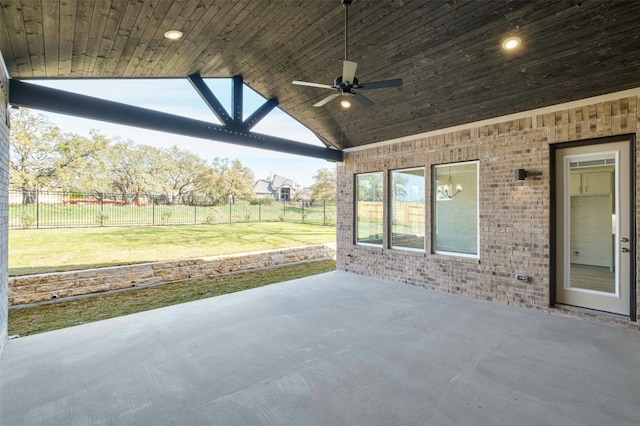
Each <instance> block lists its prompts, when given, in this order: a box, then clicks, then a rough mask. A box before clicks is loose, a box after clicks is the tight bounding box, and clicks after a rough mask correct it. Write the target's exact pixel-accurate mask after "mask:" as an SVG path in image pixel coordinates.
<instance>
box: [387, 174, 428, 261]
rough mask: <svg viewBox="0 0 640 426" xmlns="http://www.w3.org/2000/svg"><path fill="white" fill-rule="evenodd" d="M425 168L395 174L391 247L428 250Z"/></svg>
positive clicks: (393, 175) (392, 181) (392, 183)
mask: <svg viewBox="0 0 640 426" xmlns="http://www.w3.org/2000/svg"><path fill="white" fill-rule="evenodd" d="M424 185H425V180H424V168H418V169H409V170H396V171H392V172H391V197H392V198H391V247H393V248H406V249H415V250H424V236H425V218H424V214H425V208H424V198H425V191H424Z"/></svg>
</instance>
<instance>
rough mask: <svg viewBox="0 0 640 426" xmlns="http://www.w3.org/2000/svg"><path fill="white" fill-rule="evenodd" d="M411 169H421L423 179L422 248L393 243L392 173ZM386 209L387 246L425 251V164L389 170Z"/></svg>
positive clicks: (393, 198)
mask: <svg viewBox="0 0 640 426" xmlns="http://www.w3.org/2000/svg"><path fill="white" fill-rule="evenodd" d="M412 170H422V179H423V180H424V189H423V194H422V195H423V202H422V205H423V224H422V225H423V230H424V235H423V237H422V248H413V247H406V246H399V245H394V244H393V211H394V207H393V204H394V202H395V196H394V195H393V190H394V186H393V175H394V173H401V172H408V171H412ZM387 204H388V209H389V210H388V211H389V214H388V216H389V218H388V222H389V224H388V230H389V231H388V241H389V248H390V249H391V250H402V251H410V252H414V253H426V252H427V232H428V226H427V167H426V166H416V167H407V168H403V169H395V170H389V201H388V203H387Z"/></svg>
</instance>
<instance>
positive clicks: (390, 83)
mask: <svg viewBox="0 0 640 426" xmlns="http://www.w3.org/2000/svg"><path fill="white" fill-rule="evenodd" d="M400 86H402V79H397V80H385V81H374V82H373V83H366V84H361V85H359V86H358V89H359V90H371V89H383V88H385V87H400Z"/></svg>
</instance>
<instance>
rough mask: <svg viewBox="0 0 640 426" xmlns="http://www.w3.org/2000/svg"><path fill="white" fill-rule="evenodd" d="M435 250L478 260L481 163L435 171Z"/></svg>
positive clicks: (448, 165)
mask: <svg viewBox="0 0 640 426" xmlns="http://www.w3.org/2000/svg"><path fill="white" fill-rule="evenodd" d="M433 200H434V209H433V213H434V214H433V250H434V252H435V253H442V254H456V255H462V256H469V257H477V256H478V252H479V250H478V241H479V238H478V232H479V231H478V162H477V161H473V162H466V163H456V164H443V165H439V166H434V168H433Z"/></svg>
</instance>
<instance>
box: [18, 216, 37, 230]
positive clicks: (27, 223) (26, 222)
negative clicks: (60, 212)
mask: <svg viewBox="0 0 640 426" xmlns="http://www.w3.org/2000/svg"><path fill="white" fill-rule="evenodd" d="M20 221H21V222H22V227H23V228H27V229H28V228H31V227H32V226H33V224H34V223H36V218H35V217H33V216H31V215H30V214H29V213H22V215H21V216H20Z"/></svg>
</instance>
